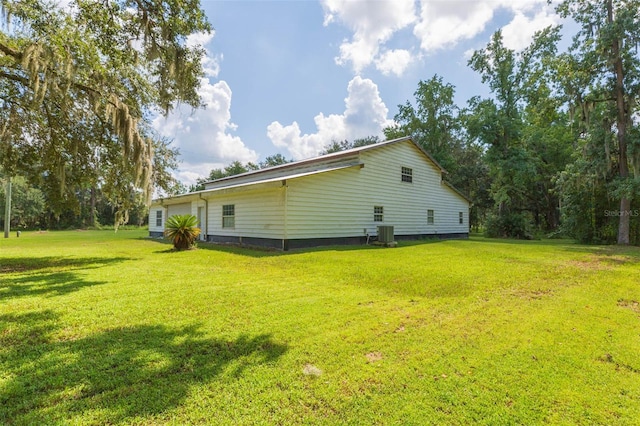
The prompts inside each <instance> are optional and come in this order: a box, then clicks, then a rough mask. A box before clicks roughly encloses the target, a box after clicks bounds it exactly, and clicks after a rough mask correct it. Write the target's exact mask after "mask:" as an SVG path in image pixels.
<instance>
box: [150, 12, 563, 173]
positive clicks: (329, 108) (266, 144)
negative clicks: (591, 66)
mask: <svg viewBox="0 0 640 426" xmlns="http://www.w3.org/2000/svg"><path fill="white" fill-rule="evenodd" d="M201 1H202V7H203V8H204V10H205V12H206V14H207V17H208V18H209V21H210V22H211V23H212V25H213V26H214V28H215V32H214V33H212V34H208V35H205V34H201V35H197V36H194V37H192V39H191V40H189V42H190V43H194V44H200V45H202V46H204V47H205V48H206V49H207V51H208V54H209V55H208V58H207V60H206V62H205V68H206V73H207V76H206V78H205V79H203V81H202V85H201V95H202V98H203V99H204V101H205V103H206V105H207V107H206V109H202V110H197V111H193V110H191V109H190V108H184V107H181V108H178V109H177V110H175V111H174V112H172V113H171V114H170V115H169V116H168V117H167V118H164V117H158V118H156V120H155V121H154V126H155V128H156V129H157V131H158V132H159V133H160V134H161V135H163V136H166V137H169V138H171V139H173V143H174V145H175V146H176V147H178V148H179V149H180V152H181V166H180V169H179V170H178V171H177V173H176V176H177V178H178V179H179V180H181V181H182V182H183V183H185V184H187V185H188V184H191V183H194V182H195V180H196V178H198V177H202V176H206V175H208V173H209V171H210V170H211V169H213V168H220V167H224V166H225V165H227V164H229V163H231V162H232V161H235V160H239V161H241V162H243V163H245V162H248V161H252V162H259V161H261V160H263V159H264V158H265V157H267V156H269V155H272V154H276V153H281V154H282V155H284V156H285V157H286V158H289V159H294V160H298V159H302V158H308V157H312V156H315V155H316V154H317V153H318V152H319V151H321V150H322V149H323V147H324V146H325V145H327V144H329V143H330V142H331V141H332V140H334V139H335V140H344V139H348V140H353V139H354V138H361V137H366V136H370V135H378V136H382V129H383V128H384V127H385V126H387V125H389V124H390V123H391V122H392V120H393V116H394V115H395V114H396V113H397V111H398V105H399V104H403V103H405V102H406V101H407V100H413V98H414V97H413V93H414V92H415V90H416V88H417V85H418V82H419V81H420V80H427V79H430V78H431V77H433V76H434V75H435V74H438V75H440V76H442V78H443V80H444V81H445V82H446V83H450V84H452V85H453V86H455V87H456V102H457V103H458V105H460V106H463V105H464V104H465V103H466V101H467V100H468V99H469V98H471V97H472V96H474V95H481V96H486V95H487V94H488V93H487V89H486V88H485V87H483V86H482V85H481V84H480V79H479V77H478V75H477V74H475V73H474V72H473V71H472V70H471V69H470V68H469V67H468V66H467V60H468V58H469V57H470V54H471V53H472V52H473V51H474V50H476V49H480V48H483V47H484V46H485V45H486V44H487V42H488V41H489V39H490V37H491V35H492V34H493V33H494V32H495V31H496V30H498V29H502V31H503V35H504V38H505V44H506V45H507V46H508V47H511V48H513V49H521V48H523V47H525V46H526V45H528V43H529V42H530V40H531V36H532V35H533V33H534V32H535V31H537V30H539V29H542V28H544V27H546V26H548V25H551V24H557V23H559V22H560V20H559V18H558V17H557V16H556V15H555V14H554V11H553V7H551V6H548V5H547V2H546V0H489V1H485V0H418V1H414V0H372V1H366V0H320V1H312V0H289V1H282V0H279V1H278V0H268V1H265V0H240V1H238V0H236V1H232V0H229V1H217V0H216V1H212V0H201Z"/></svg>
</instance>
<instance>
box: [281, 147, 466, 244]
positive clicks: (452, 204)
mask: <svg viewBox="0 0 640 426" xmlns="http://www.w3.org/2000/svg"><path fill="white" fill-rule="evenodd" d="M360 160H361V162H362V163H364V164H365V166H364V167H363V168H351V169H345V170H339V171H336V172H332V173H326V174H322V175H318V176H308V177H304V178H299V179H295V180H292V181H290V182H289V183H288V186H289V189H288V190H289V200H290V202H289V205H288V218H287V219H288V221H287V223H288V232H287V236H288V238H290V239H304V238H314V239H316V238H337V237H359V236H366V235H367V234H369V235H377V226H378V225H392V226H394V234H395V235H398V236H402V235H406V236H414V237H415V236H421V235H434V236H435V235H439V234H454V235H459V234H465V235H466V234H468V232H469V229H468V211H469V203H468V202H467V201H466V200H465V199H464V198H462V197H461V196H460V195H459V194H457V193H456V192H455V191H453V190H452V189H451V188H449V187H448V186H446V185H444V184H442V183H441V172H440V169H439V168H438V167H436V166H435V165H434V164H433V163H432V162H431V161H430V160H429V159H427V158H426V156H424V154H422V152H421V151H420V150H419V149H417V148H416V147H415V146H414V145H413V144H412V143H411V142H410V141H407V142H405V143H399V144H394V145H388V146H385V147H381V148H380V149H378V150H375V151H365V152H362V153H361V158H360ZM402 167H409V168H411V169H412V170H413V182H412V183H408V182H402V181H401V170H402ZM374 206H382V207H384V220H383V221H382V222H374V217H373V213H374ZM429 209H431V210H434V215H435V223H434V224H433V225H428V224H427V210H429ZM459 212H463V214H464V216H465V218H466V219H467V220H466V221H465V223H463V224H462V225H460V224H459V223H458V222H459ZM365 229H366V232H365Z"/></svg>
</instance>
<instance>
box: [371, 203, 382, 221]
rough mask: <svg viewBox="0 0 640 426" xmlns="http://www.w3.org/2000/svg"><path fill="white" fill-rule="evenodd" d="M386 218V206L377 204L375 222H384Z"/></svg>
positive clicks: (374, 211)
mask: <svg viewBox="0 0 640 426" xmlns="http://www.w3.org/2000/svg"><path fill="white" fill-rule="evenodd" d="M383 219H384V207H382V206H375V207H374V208H373V221H374V222H382V221H383Z"/></svg>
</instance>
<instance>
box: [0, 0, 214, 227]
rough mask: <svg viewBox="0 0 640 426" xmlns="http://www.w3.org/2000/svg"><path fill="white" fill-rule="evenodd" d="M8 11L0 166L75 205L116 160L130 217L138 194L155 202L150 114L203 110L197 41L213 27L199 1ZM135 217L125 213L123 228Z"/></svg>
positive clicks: (39, 2)
mask: <svg viewBox="0 0 640 426" xmlns="http://www.w3.org/2000/svg"><path fill="white" fill-rule="evenodd" d="M0 7H1V8H2V11H3V13H4V14H5V16H6V17H7V19H6V24H4V26H3V31H2V33H0V84H1V85H2V87H1V89H2V90H0V104H2V107H3V108H2V110H3V113H2V114H0V149H1V151H0V152H2V156H1V157H0V168H2V170H4V172H5V174H7V175H9V176H12V175H15V174H18V173H22V174H24V175H25V176H28V177H30V178H31V177H34V176H35V177H37V178H38V179H41V180H44V181H45V182H44V183H45V186H46V187H47V189H48V190H50V195H52V196H53V194H54V193H55V192H58V194H59V197H58V201H60V202H61V203H63V202H66V201H69V200H72V199H73V197H72V194H73V189H72V187H73V186H74V185H78V184H79V183H81V184H82V185H83V186H89V187H90V186H92V185H94V184H95V183H96V182H100V181H101V180H102V179H105V176H104V175H103V174H101V172H102V170H105V168H103V167H100V168H98V167H95V165H96V160H97V159H99V160H100V161H101V165H104V163H105V162H106V161H109V166H110V167H109V168H108V169H109V170H115V169H117V168H120V169H122V170H125V173H120V175H121V176H126V177H127V179H128V181H127V182H121V181H119V182H117V183H118V185H117V186H113V187H112V189H113V191H114V193H113V196H114V199H115V198H117V199H119V200H120V202H121V203H122V205H121V208H122V210H121V211H126V209H127V208H128V207H130V204H128V201H126V200H131V197H130V196H129V195H128V194H130V193H131V192H132V191H134V192H135V193H139V194H140V197H141V198H144V199H147V200H148V197H149V195H150V192H151V190H150V189H151V182H152V175H153V171H152V166H153V165H152V158H153V142H152V141H151V140H150V139H149V138H148V137H146V135H145V134H144V130H143V129H144V125H145V122H146V120H147V119H148V116H149V113H167V112H168V111H169V110H170V109H171V108H172V107H173V105H174V104H175V103H176V102H184V103H187V104H189V105H191V106H193V107H199V106H201V100H200V97H199V96H198V93H197V89H198V87H199V81H200V80H199V78H200V77H201V76H202V75H203V72H202V65H201V58H202V56H203V55H204V50H203V49H202V47H201V46H192V45H189V44H188V43H187V38H188V36H189V35H191V34H193V33H195V32H208V31H210V30H211V26H210V25H209V23H208V22H207V21H206V18H205V16H204V14H203V12H202V11H201V9H200V5H199V2H198V0H186V1H180V2H175V1H162V0H151V1H146V2H141V1H133V0H101V1H85V0H72V1H71V2H70V3H69V5H68V6H67V7H66V8H62V7H61V6H59V5H58V4H56V3H52V2H48V1H46V0H27V1H20V2H16V1H10V0H0ZM11 117H14V118H15V117H19V120H15V119H13V120H12V119H11ZM12 123H19V126H16V125H15V124H12ZM85 166H86V167H85ZM90 166H93V167H90ZM107 178H108V177H107ZM114 183H115V180H114ZM120 183H123V184H122V185H120ZM116 192H117V195H116ZM125 219H126V214H125V213H122V214H121V215H120V217H119V222H123V221H124V220H125Z"/></svg>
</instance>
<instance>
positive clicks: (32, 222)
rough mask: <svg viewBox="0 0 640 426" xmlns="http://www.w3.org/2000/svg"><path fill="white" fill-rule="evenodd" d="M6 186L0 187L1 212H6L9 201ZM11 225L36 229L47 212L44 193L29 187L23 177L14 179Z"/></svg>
mask: <svg viewBox="0 0 640 426" xmlns="http://www.w3.org/2000/svg"><path fill="white" fill-rule="evenodd" d="M4 187H5V186H4V185H2V186H0V211H4V209H5V203H6V201H7V198H6V192H5V190H4ZM11 187H12V190H11V193H12V208H11V223H12V225H14V226H22V227H28V228H31V227H34V226H36V225H38V224H39V222H40V220H41V218H42V215H43V213H44V212H45V199H44V195H43V194H42V191H40V190H39V189H37V188H34V187H32V186H29V184H28V183H27V181H26V179H25V178H24V177H22V176H15V177H13V178H12V185H11Z"/></svg>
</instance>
